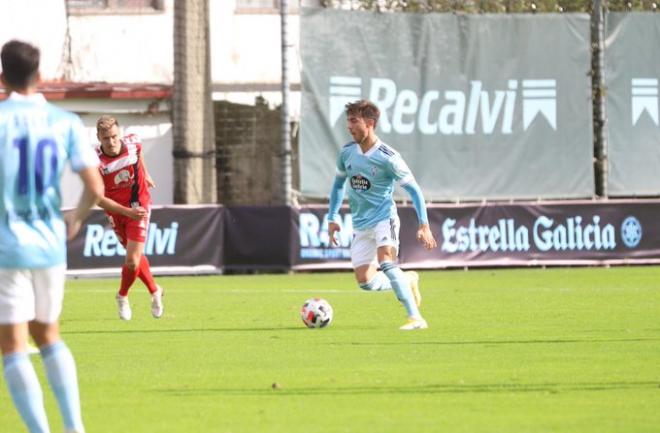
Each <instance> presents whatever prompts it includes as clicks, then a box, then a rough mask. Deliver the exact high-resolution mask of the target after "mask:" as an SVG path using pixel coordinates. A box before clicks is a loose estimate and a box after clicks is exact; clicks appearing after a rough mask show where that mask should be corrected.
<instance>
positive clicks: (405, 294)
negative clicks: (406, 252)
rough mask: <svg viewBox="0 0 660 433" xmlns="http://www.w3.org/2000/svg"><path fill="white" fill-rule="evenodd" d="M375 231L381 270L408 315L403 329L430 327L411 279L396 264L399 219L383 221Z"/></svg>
mask: <svg viewBox="0 0 660 433" xmlns="http://www.w3.org/2000/svg"><path fill="white" fill-rule="evenodd" d="M374 231H375V235H376V244H377V250H376V254H377V256H378V263H380V269H381V270H382V271H383V272H384V273H385V275H386V276H387V278H389V280H390V282H391V284H392V289H393V290H394V292H395V293H396V297H397V298H398V299H399V301H400V302H401V303H402V304H403V307H404V308H405V309H406V313H407V315H408V322H407V323H406V324H405V325H403V326H402V327H401V329H402V330H410V329H423V328H426V327H428V325H427V324H426V321H424V319H423V318H422V315H421V314H420V312H419V308H418V306H417V305H418V304H417V301H416V300H415V296H414V294H413V290H412V285H411V279H410V277H409V276H407V275H406V274H405V273H404V272H403V271H402V270H401V268H400V267H399V266H398V265H397V264H396V258H397V254H398V248H399V219H398V218H393V219H390V220H387V221H382V222H380V223H378V224H377V225H376V227H375V228H374Z"/></svg>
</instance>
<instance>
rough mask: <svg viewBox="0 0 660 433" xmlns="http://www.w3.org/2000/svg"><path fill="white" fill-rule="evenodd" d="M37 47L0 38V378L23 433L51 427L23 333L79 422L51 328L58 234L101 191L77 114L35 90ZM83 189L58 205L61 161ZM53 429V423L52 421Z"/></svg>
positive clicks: (66, 416)
mask: <svg viewBox="0 0 660 433" xmlns="http://www.w3.org/2000/svg"><path fill="white" fill-rule="evenodd" d="M39 57H40V56H39V50H38V49H37V48H35V47H34V46H32V45H30V44H27V43H25V42H20V41H15V40H14V41H10V42H7V43H6V44H5V45H3V47H2V52H1V53H0V58H1V60H2V74H0V79H1V80H2V83H3V84H4V86H5V88H6V90H8V91H9V92H10V95H9V97H8V98H7V100H6V101H3V102H0V192H1V193H2V198H0V349H1V350H2V364H3V372H4V378H5V382H6V383H7V387H8V388H9V393H10V394H11V397H12V399H13V401H14V405H15V406H16V408H17V409H18V412H19V414H20V416H21V418H22V419H23V421H24V422H25V424H26V426H27V428H28V430H29V431H30V432H31V433H46V432H49V431H50V428H49V426H48V420H47V419H46V411H45V409H44V403H43V394H42V390H41V385H40V384H39V380H38V379H37V375H36V372H35V370H34V367H33V365H32V363H31V361H30V359H29V358H28V352H27V350H28V346H27V343H28V333H29V334H30V335H32V338H33V339H34V341H35V342H36V343H37V345H38V346H39V350H40V352H41V357H42V359H43V364H44V367H45V369H46V376H47V377H48V382H49V384H50V387H51V388H52V390H53V393H54V394H55V398H56V400H57V403H58V406H59V409H60V413H61V414H62V418H63V422H64V429H65V431H66V432H67V433H69V432H78V433H81V432H84V426H83V422H82V416H81V410H80V397H79V391H78V379H77V373H76V365H75V361H74V359H73V356H72V355H71V352H70V351H69V349H68V347H67V346H66V344H65V343H64V342H63V341H62V339H61V337H60V331H59V322H58V321H59V315H60V312H61V310H62V299H63V296H64V279H65V268H66V239H67V238H69V239H71V238H73V237H74V236H75V235H76V233H77V232H78V231H79V230H80V227H81V225H82V221H83V220H84V219H85V218H86V217H87V215H88V213H89V210H90V208H91V207H92V206H94V204H96V203H98V201H99V200H100V199H101V197H103V181H102V179H101V175H100V173H99V172H98V158H97V156H96V153H95V152H94V150H93V149H92V148H91V147H90V146H89V145H88V144H87V140H86V139H85V137H86V134H85V131H84V129H83V125H82V122H81V121H80V119H79V118H78V117H77V116H76V115H74V114H71V113H67V112H65V111H62V110H60V109H58V108H57V107H55V106H53V105H51V104H49V103H47V102H46V100H45V99H44V97H43V95H41V94H40V93H37V91H36V85H37V82H38V81H39ZM67 161H68V162H69V163H70V165H71V168H72V169H73V170H74V171H76V172H77V173H78V174H79V175H80V178H81V179H82V181H83V184H84V190H83V193H82V196H81V198H80V202H79V204H78V206H77V207H76V209H75V210H74V211H72V212H70V213H68V214H67V215H66V217H64V218H63V216H62V214H61V212H60V202H61V197H60V177H61V175H62V170H63V168H64V165H65V163H66V162H67ZM58 430H59V429H58Z"/></svg>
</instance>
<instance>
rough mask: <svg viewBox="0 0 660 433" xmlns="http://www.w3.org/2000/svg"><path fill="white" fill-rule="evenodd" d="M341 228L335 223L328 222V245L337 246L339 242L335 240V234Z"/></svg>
mask: <svg viewBox="0 0 660 433" xmlns="http://www.w3.org/2000/svg"><path fill="white" fill-rule="evenodd" d="M340 231H341V227H340V226H339V224H337V223H333V222H330V221H329V222H328V237H329V238H330V245H333V246H338V245H339V242H337V239H336V238H335V233H337V232H340Z"/></svg>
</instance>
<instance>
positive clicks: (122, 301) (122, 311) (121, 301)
mask: <svg viewBox="0 0 660 433" xmlns="http://www.w3.org/2000/svg"><path fill="white" fill-rule="evenodd" d="M115 299H116V300H117V308H118V309H119V318H120V319H121V320H131V317H132V316H133V312H132V311H131V304H130V303H129V302H128V296H121V295H120V294H119V293H118V294H117V296H116V297H115Z"/></svg>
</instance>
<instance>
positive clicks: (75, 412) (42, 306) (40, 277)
mask: <svg viewBox="0 0 660 433" xmlns="http://www.w3.org/2000/svg"><path fill="white" fill-rule="evenodd" d="M64 275H65V268H64V266H57V267H53V268H48V269H38V270H35V271H34V288H35V310H36V313H35V319H34V320H33V321H31V322H30V325H29V327H30V334H31V335H32V338H33V339H34V341H35V342H36V343H37V345H38V346H39V350H40V351H41V358H42V360H43V364H44V367H45V369H46V376H47V377H48V382H49V384H50V387H51V389H52V390H53V394H55V398H56V400H57V404H58V407H59V409H60V414H61V415H62V420H63V422H64V429H65V431H66V432H83V431H84V426H83V422H82V416H81V411H80V394H79V390H78V375H77V373H76V363H75V360H74V359H73V355H72V354H71V351H70V350H69V348H68V347H67V345H66V344H65V343H64V341H62V338H61V336H60V326H59V322H58V319H59V316H60V313H61V312H62V301H63V299H64V280H65V276H64Z"/></svg>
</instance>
